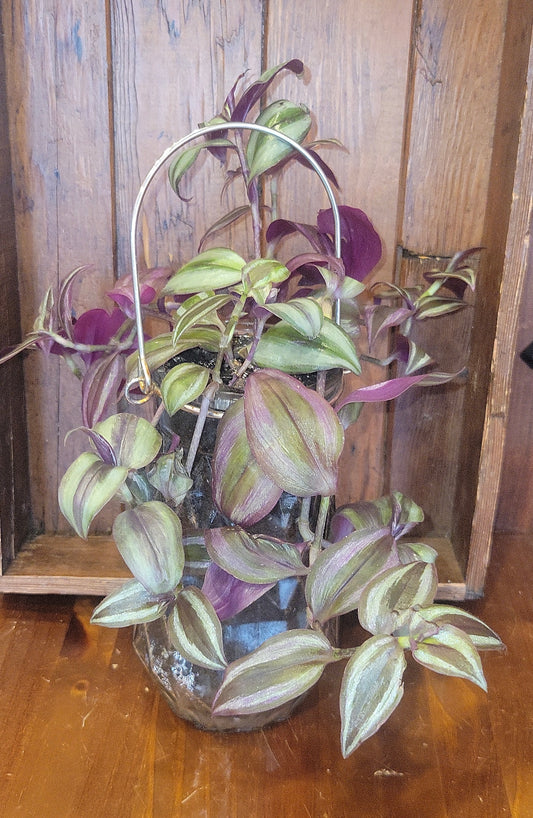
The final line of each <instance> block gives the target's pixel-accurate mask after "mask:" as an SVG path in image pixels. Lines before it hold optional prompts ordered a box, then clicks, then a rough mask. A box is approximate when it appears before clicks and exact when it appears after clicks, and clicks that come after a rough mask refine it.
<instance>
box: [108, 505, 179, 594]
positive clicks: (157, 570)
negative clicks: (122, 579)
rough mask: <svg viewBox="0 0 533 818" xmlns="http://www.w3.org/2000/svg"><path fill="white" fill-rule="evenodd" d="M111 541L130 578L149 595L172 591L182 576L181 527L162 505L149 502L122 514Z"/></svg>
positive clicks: (165, 506) (175, 517)
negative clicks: (129, 572)
mask: <svg viewBox="0 0 533 818" xmlns="http://www.w3.org/2000/svg"><path fill="white" fill-rule="evenodd" d="M113 537H114V540H115V542H116V545H117V548H118V550H119V552H120V555H121V556H122V559H123V560H124V562H125V563H126V565H127V566H128V568H129V569H130V571H131V572H132V574H133V575H134V576H135V577H136V578H137V579H138V580H139V581H140V582H142V584H143V585H144V587H145V588H147V589H148V590H149V591H151V592H152V593H153V594H164V593H168V592H169V591H173V590H174V589H175V587H176V585H177V584H178V582H179V581H180V579H181V577H182V574H183V566H184V563H185V554H184V551H183V544H182V534H181V523H180V520H179V518H178V516H177V515H176V514H175V513H174V512H173V511H172V509H170V508H169V507H168V506H167V505H165V503H161V502H159V501H158V500H150V501H148V502H147V503H141V504H140V505H138V506H136V507H135V508H131V509H128V510H126V511H123V512H122V513H121V514H119V515H118V517H116V519H115V522H114V524H113Z"/></svg>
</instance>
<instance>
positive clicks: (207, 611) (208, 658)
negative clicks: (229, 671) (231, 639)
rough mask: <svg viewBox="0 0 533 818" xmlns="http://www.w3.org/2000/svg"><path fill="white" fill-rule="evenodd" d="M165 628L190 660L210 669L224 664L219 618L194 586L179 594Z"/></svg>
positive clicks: (223, 666)
mask: <svg viewBox="0 0 533 818" xmlns="http://www.w3.org/2000/svg"><path fill="white" fill-rule="evenodd" d="M168 631H169V635H170V638H171V641H172V644H173V645H174V647H175V648H177V650H178V651H179V652H180V653H181V655H182V656H184V657H185V658H186V659H188V660H189V662H192V663H193V664H195V665H200V666H201V667H206V668H210V669H212V670H224V668H225V667H226V665H227V661H226V657H225V656H224V646H223V643H222V626H221V624H220V620H219V618H218V616H217V615H216V613H215V610H214V608H213V606H212V604H211V602H210V601H209V600H208V599H207V597H206V596H204V594H203V593H202V591H200V590H199V589H198V588H195V587H194V585H188V586H187V587H186V588H183V589H182V590H181V591H180V592H179V593H178V595H177V597H176V604H175V605H174V607H173V608H172V611H171V614H170V616H169V619H168Z"/></svg>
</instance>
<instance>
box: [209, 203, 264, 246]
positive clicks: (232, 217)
mask: <svg viewBox="0 0 533 818" xmlns="http://www.w3.org/2000/svg"><path fill="white" fill-rule="evenodd" d="M251 212H252V208H251V206H250V205H249V204H248V205H241V206H240V207H236V208H235V209H234V210H231V211H230V212H229V213H226V214H225V215H224V216H222V217H221V218H220V219H218V220H217V221H216V222H215V223H214V224H212V225H211V227H209V228H208V229H207V230H206V231H205V233H204V235H203V236H202V238H201V239H200V241H199V242H198V249H201V248H202V247H203V245H204V244H205V242H206V241H207V239H208V238H210V237H211V236H213V235H214V234H215V233H218V231H219V230H223V229H224V228H225V227H229V226H230V225H231V224H234V223H235V222H236V221H238V220H239V219H242V217H243V216H246V215H248V214H249V213H251Z"/></svg>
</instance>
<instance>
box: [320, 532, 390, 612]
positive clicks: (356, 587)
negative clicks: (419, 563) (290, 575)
mask: <svg viewBox="0 0 533 818" xmlns="http://www.w3.org/2000/svg"><path fill="white" fill-rule="evenodd" d="M392 547H393V540H392V537H391V536H390V534H389V532H388V530H387V529H386V528H382V529H378V530H377V531H370V532H369V531H362V532H354V533H352V534H350V535H349V536H347V537H345V538H344V539H343V540H341V541H340V542H338V543H335V544H334V545H329V546H328V547H327V548H325V549H324V550H323V551H322V552H321V553H320V554H319V556H318V557H317V559H316V560H315V562H314V563H313V565H312V567H311V573H310V574H309V577H308V578H307V583H306V589H305V594H306V597H307V602H308V605H309V607H310V608H311V611H312V613H313V616H314V618H315V619H316V620H318V621H319V622H322V623H324V622H327V620H328V619H331V618H332V617H334V616H340V615H341V614H344V613H348V612H349V611H353V610H355V608H357V606H358V604H359V600H360V597H361V594H362V592H363V589H364V588H365V586H366V585H368V583H369V582H370V581H371V580H372V579H373V577H375V576H376V574H379V572H380V571H383V570H385V568H386V566H387V564H389V560H390V559H391V553H392Z"/></svg>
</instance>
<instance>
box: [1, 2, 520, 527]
mask: <svg viewBox="0 0 533 818" xmlns="http://www.w3.org/2000/svg"><path fill="white" fill-rule="evenodd" d="M530 16H531V8H530V3H528V2H527V0H493V1H492V2H491V3H489V4H487V3H485V2H483V0H472V2H471V3H469V4H465V3H461V2H458V0H445V2H442V0H413V2H412V3H408V2H406V3H398V2H397V0H376V2H373V3H372V4H369V3H368V2H365V0H351V2H345V3H339V4H338V5H337V6H336V11H335V13H332V11H331V7H328V4H326V3H324V2H322V1H321V0H306V3H305V4H297V3H290V2H288V0H232V2H231V3H229V2H223V0H213V1H212V2H204V1H203V0H201V1H200V2H191V1H190V0H167V1H166V2H164V3H163V2H158V3H152V4H149V3H145V2H142V0H108V1H107V2H105V0H95V2H89V0H85V2H84V1H83V0H69V2H65V3H59V2H57V0H29V2H26V3H19V2H15V0H12V2H5V3H4V4H3V5H2V26H3V36H4V45H5V56H6V86H7V110H8V114H9V141H10V144H11V162H12V170H13V198H14V203H15V218H16V247H17V250H18V270H19V288H20V304H21V323H22V328H23V329H24V330H27V329H29V327H30V326H31V323H32V320H33V316H34V313H35V311H36V308H37V306H38V304H39V302H40V300H41V298H42V297H43V295H44V292H45V290H46V288H47V287H48V286H49V285H50V284H52V283H55V282H57V281H59V280H60V278H62V277H63V276H64V275H65V274H66V273H68V272H69V271H70V270H71V269H72V268H73V267H75V266H77V265H79V264H85V263H92V264H94V266H95V269H96V271H97V272H96V273H95V274H94V275H91V277H89V276H87V277H86V280H85V281H84V284H83V286H82V288H81V292H80V295H79V303H80V304H81V306H82V307H88V306H90V305H94V304H96V303H99V299H100V296H101V294H102V293H104V292H105V291H106V289H109V287H110V285H111V283H112V282H113V280H114V279H115V277H117V276H120V275H122V274H124V273H127V272H128V271H129V249H128V233H129V219H130V213H131V209H132V205H133V200H134V197H135V194H136V191H137V188H138V185H139V183H140V181H141V180H142V178H143V177H144V175H145V173H146V172H147V171H148V169H149V168H150V166H151V165H152V163H153V161H154V160H155V159H156V158H157V156H158V155H159V154H160V153H161V152H162V151H163V150H164V149H165V148H166V147H167V146H168V145H169V144H171V143H172V142H173V141H175V140H177V139H178V138H180V137H181V136H183V135H184V134H185V133H186V132H188V131H189V130H190V129H191V128H193V127H195V126H196V125H197V124H198V123H200V122H202V121H203V120H205V119H208V118H209V117H210V116H211V115H213V114H214V113H215V112H216V111H217V110H218V109H219V108H220V106H221V105H222V102H223V100H224V97H225V95H226V93H227V91H228V90H229V88H230V87H231V85H232V83H233V81H234V79H235V78H236V77H237V76H238V75H239V74H240V73H241V72H242V71H249V75H250V77H252V76H257V75H258V74H259V73H260V71H261V70H262V68H264V67H265V66H267V65H274V64H276V63H278V62H281V61H283V60H285V59H288V58H291V57H295V56H297V57H300V58H302V59H303V60H304V62H305V64H306V66H307V69H306V73H305V75H304V77H303V79H296V78H292V77H287V78H284V79H283V80H282V82H280V84H279V86H278V88H277V90H276V93H278V94H280V95H283V96H285V95H286V96H288V97H289V98H294V99H296V100H299V101H302V102H304V103H306V104H307V105H309V107H310V108H311V109H312V111H313V112H314V113H315V115H316V119H317V121H318V123H319V129H318V134H317V135H319V136H337V137H339V138H340V139H341V140H342V142H343V143H344V145H345V147H346V151H345V152H342V151H337V150H335V151H333V150H331V151H328V161H330V163H331V165H332V166H333V167H334V169H335V171H336V172H337V174H338V176H339V178H340V179H341V181H342V192H341V197H340V198H341V200H342V201H344V202H349V203H351V204H354V205H356V206H359V207H362V208H363V209H364V210H366V212H367V213H368V214H369V216H370V217H371V218H372V220H373V221H374V223H375V225H376V227H377V229H378V230H379V232H380V234H381V235H382V237H383V240H384V250H385V252H384V259H383V262H382V264H381V266H380V269H379V270H378V271H377V273H376V277H377V278H385V277H390V276H392V275H396V276H397V278H398V280H400V281H402V280H403V281H405V280H407V278H409V277H411V276H413V275H419V273H420V270H418V272H416V273H415V272H413V268H412V267H409V266H408V265H407V266H406V264H405V263H404V264H397V258H398V253H397V246H398V245H400V246H401V247H402V248H403V249H404V251H406V253H407V255H409V254H415V256H416V255H417V254H426V255H431V256H442V255H444V256H446V255H449V254H451V253H453V252H454V251H455V250H457V249H460V248H463V247H465V246H472V245H476V244H480V243H481V242H482V240H483V237H484V231H485V216H486V211H487V207H488V204H489V199H490V195H491V178H492V177H491V174H492V173H493V170H494V168H493V165H494V149H495V145H496V144H497V143H498V139H499V141H500V142H503V143H504V144H505V145H506V146H507V149H509V144H510V143H512V139H511V137H513V138H515V140H516V138H517V125H516V121H517V117H519V113H520V110H521V104H522V101H521V99H520V94H519V93H518V94H517V95H515V96H513V95H511V96H513V99H514V104H515V108H516V111H514V113H513V116H514V120H513V122H514V131H513V129H512V128H511V129H510V131H509V132H510V133H511V137H504V136H502V134H503V133H504V131H503V126H502V121H503V120H502V118H501V116H500V118H499V111H500V107H499V106H501V85H502V77H503V76H504V74H505V72H507V81H508V82H509V85H510V86H513V81H514V80H515V79H516V80H517V84H516V87H517V88H518V85H519V83H518V81H519V80H520V78H521V77H522V75H524V72H525V68H524V66H525V64H526V63H527V59H526V58H525V57H524V56H523V54H522V52H523V51H524V50H525V51H526V52H527V50H528V48H529V36H528V26H530ZM513 38H514V40H515V41H513ZM520 38H521V39H520ZM520 48H522V51H520ZM521 54H522V56H521ZM526 56H527V54H526ZM520 81H521V80H520ZM500 113H501V112H500ZM503 124H504V125H505V123H503ZM499 128H500V131H501V132H500V131H498V129H499ZM511 148H512V144H511ZM515 148H516V143H515ZM509 161H510V162H511V165H512V157H511V156H510V160H509ZM511 165H510V167H511V172H512V166H511ZM286 182H288V183H289V184H290V185H292V189H293V191H294V193H293V196H292V197H290V196H287V195H284V197H283V198H282V207H283V208H284V211H285V212H287V210H289V211H290V212H291V213H292V214H293V215H294V217H295V218H298V219H301V220H306V219H313V217H314V214H315V213H316V211H317V210H318V209H319V208H320V207H322V206H325V205H326V204H327V203H326V200H325V198H324V195H323V193H322V192H321V190H320V189H319V186H318V185H317V183H316V181H314V180H312V179H311V178H310V174H308V173H307V174H306V173H305V172H302V171H301V170H300V169H296V170H295V173H294V175H292V176H291V177H289V178H287V179H286ZM190 193H191V196H192V198H191V201H190V202H186V203H184V202H180V201H179V200H178V199H176V197H169V195H168V191H167V190H166V189H165V187H164V185H163V184H161V185H158V186H157V188H156V190H155V191H154V194H153V197H152V198H151V199H150V201H149V203H148V209H147V215H146V221H145V224H144V225H143V228H144V230H143V238H144V242H143V247H142V249H141V253H142V255H143V256H144V258H145V260H146V261H147V262H148V263H150V264H155V263H157V264H166V263H169V262H170V263H174V264H176V263H178V262H179V260H180V259H181V258H182V257H183V256H186V255H188V254H190V252H192V251H193V250H194V249H195V246H196V243H197V241H198V239H199V237H200V236H201V235H202V232H203V229H204V227H205V226H206V224H209V223H210V222H211V221H213V219H214V218H216V214H217V212H221V209H224V208H225V207H226V206H227V204H226V203H221V202H220V199H219V192H218V189H217V188H216V186H214V185H213V178H212V173H211V170H210V167H209V166H208V165H207V163H206V166H205V167H204V168H203V169H202V171H201V172H200V173H198V174H197V175H196V176H195V178H194V185H193V186H191V189H190ZM208 211H209V212H208ZM489 252H490V250H489ZM404 255H405V253H404ZM487 269H488V270H489V271H490V269H491V268H490V266H489V267H488V268H487ZM489 274H490V273H486V272H485V271H484V268H482V270H481V275H482V276H483V275H489ZM532 276H533V272H532V271H531V268H530V271H529V274H528V281H529V282H530V283H529V285H528V286H529V290H528V292H529V293H531V289H532V287H531V279H532ZM482 282H483V278H482ZM488 284H489V286H490V279H488ZM528 298H529V301H528V302H527V303H528V304H529V305H530V306H531V295H529V296H528ZM530 306H529V308H528V307H526V306H523V316H522V330H521V335H520V343H521V344H522V345H525V343H526V342H529V340H530V339H529V338H528V337H527V336H528V335H529V334H531V335H532V337H533V333H530V329H531V324H530V321H531V318H530V315H531V309H530ZM463 331H464V332H465V333H466V335H467V336H468V333H469V331H470V329H469V326H465V327H464V330H463ZM448 332H449V333H451V334H454V333H455V330H454V328H453V325H452V326H451V328H449V329H448ZM489 354H490V352H489ZM532 377H533V376H532V374H531V372H530V370H528V369H527V367H525V365H524V364H523V363H521V362H520V364H519V363H517V365H516V373H515V383H516V384H517V385H516V386H514V387H513V389H514V390H515V395H516V399H514V402H513V410H512V418H513V420H512V427H511V433H510V438H509V440H510V442H509V444H508V460H507V464H506V468H505V469H504V482H503V493H502V498H503V500H502V505H501V506H500V513H499V516H498V522H499V524H500V525H502V526H503V527H505V528H508V529H511V530H512V529H513V528H514V527H515V526H516V527H517V528H519V529H520V530H524V529H529V530H530V529H531V524H532V518H533V510H532V507H533V502H532V500H531V493H530V492H529V491H528V486H527V481H526V480H523V481H522V483H521V485H520V487H519V488H518V492H516V491H515V489H516V487H515V486H513V487H512V488H511V484H512V482H513V476H514V473H515V464H516V463H519V464H520V467H521V468H523V469H524V470H525V469H527V468H528V467H531V465H532V464H533V442H532V438H531V431H530V430H531V422H530V418H531V403H530V400H531V398H530V396H531V387H530V386H529V384H530V383H531V378H532ZM25 378H26V394H27V396H28V409H27V413H28V427H29V458H30V465H29V471H30V475H31V486H32V510H33V525H34V528H35V529H36V530H44V531H47V532H53V531H60V532H61V531H65V530H66V525H65V523H64V522H63V521H62V520H61V518H60V515H59V514H58V511H57V502H56V491H57V483H58V480H59V478H60V476H61V474H62V473H63V471H64V469H65V467H66V465H67V464H68V462H70V460H71V459H72V456H73V455H74V454H75V452H76V445H78V444H77V443H76V440H75V438H71V439H69V442H68V445H67V446H66V447H65V446H64V444H63V438H64V436H65V433H66V431H67V430H68V429H70V428H72V427H74V426H76V425H78V424H79V412H78V408H77V394H78V392H77V384H76V382H75V380H74V379H73V377H72V375H71V373H70V372H68V371H67V370H66V368H64V367H63V366H61V365H60V363H59V362H58V360H57V359H55V358H53V357H51V358H50V359H48V360H47V361H43V357H42V356H39V357H38V356H33V357H29V358H28V360H27V361H26V365H25ZM450 395H451V393H447V397H446V400H451V401H452V403H451V405H452V406H455V407H456V408H455V412H454V413H453V414H454V415H455V416H456V422H457V423H460V421H461V418H460V417H458V415H460V414H461V412H462V409H461V403H459V404H457V403H456V404H454V403H453V399H452V398H451V397H450ZM520 395H521V396H522V397H520ZM528 400H529V403H528ZM436 401H437V404H436V407H435V405H433V406H430V407H429V409H428V405H427V404H425V405H423V406H421V407H420V410H419V411H420V412H421V414H420V415H419V417H424V416H425V415H427V414H428V412H429V413H430V414H432V415H434V414H435V411H438V396H437V397H436ZM480 411H481V409H480ZM528 413H529V414H528ZM365 415H366V417H364V418H362V425H361V427H360V428H359V429H358V430H357V433H356V435H355V436H354V437H353V438H352V440H351V446H350V447H349V451H348V457H347V460H346V462H345V469H344V474H345V482H344V485H343V492H344V495H345V497H346V499H352V498H356V497H360V496H368V497H371V496H376V495H377V494H379V493H380V492H381V491H382V490H383V489H384V488H387V486H388V484H389V483H390V482H392V483H394V482H395V481H397V482H399V483H401V484H402V485H401V486H400V487H402V488H403V481H404V478H405V468H404V466H405V462H404V455H403V452H404V451H405V450H406V446H407V444H408V442H409V439H410V436H412V431H413V423H412V422H410V423H411V425H409V423H406V422H404V421H403V420H402V411H401V406H400V407H399V409H398V411H397V413H396V416H395V417H394V418H390V417H388V416H387V415H386V414H384V412H383V410H382V409H380V408H370V407H367V408H366V409H365ZM414 426H415V432H416V431H420V429H419V427H418V424H417V423H415V424H414ZM454 428H455V426H453V425H452V426H451V427H448V428H447V431H446V435H445V436H446V438H447V439H449V440H452V441H453V442H452V443H451V444H450V446H451V449H450V454H449V458H448V459H449V462H450V463H457V464H458V463H459V460H458V458H457V457H456V455H457V447H458V446H460V445H461V443H460V438H459V437H458V436H457V435H455V436H454ZM526 428H527V430H528V433H527V436H526V437H525V436H524V432H523V430H524V429H526ZM391 429H393V430H394V440H393V445H392V448H391V447H389V448H388V447H387V435H389V434H390V430H391ZM435 429H437V431H436V432H435ZM433 430H434V431H433V433H432V434H433V436H434V437H438V436H439V432H438V426H437V427H435V426H433ZM378 439H379V441H380V442H379V443H378V444H376V440H378ZM394 441H395V442H394ZM454 447H455V448H454ZM387 451H390V454H391V460H390V462H386V459H387ZM421 460H422V461H423V460H424V457H422V458H421ZM419 464H420V461H419ZM391 466H392V473H391V477H390V478H389V477H388V476H387V475H388V474H389V473H390V472H391ZM417 468H418V466H417ZM424 468H425V472H424V471H422V472H421V473H420V474H419V475H418V476H417V477H416V478H415V480H413V479H412V478H411V477H409V475H408V478H409V479H407V478H405V480H406V486H407V488H409V489H414V490H415V492H416V491H418V492H420V493H421V495H422V496H423V498H424V499H426V493H427V492H426V488H427V486H428V484H429V481H428V479H427V474H428V470H429V472H431V471H432V468H433V467H432V461H431V458H430V457H425V466H424ZM456 468H458V466H456ZM409 471H410V472H411V473H412V471H413V469H410V470H409ZM432 484H433V489H430V490H429V495H428V501H429V503H430V505H431V503H433V502H437V500H435V496H436V495H437V494H439V493H440V487H441V484H440V481H438V480H437V481H435V479H433V481H432ZM454 484H455V477H452V478H450V489H449V490H448V493H447V499H446V502H447V503H448V505H449V506H453V503H454V498H453V485H454ZM505 492H507V494H505ZM512 495H514V498H515V502H514V503H513V502H511V496H512ZM448 501H449V502H448ZM439 502H440V501H439ZM433 516H438V512H437V511H435V512H434V515H433ZM108 523H109V521H108V520H107V519H106V518H105V517H103V518H102V519H101V521H100V529H101V530H105V529H106V527H107V526H108ZM449 525H450V521H449V520H447V519H443V520H442V521H440V522H439V523H438V525H437V528H440V529H442V530H443V532H444V533H448V532H447V531H446V529H447V527H449Z"/></svg>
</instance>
